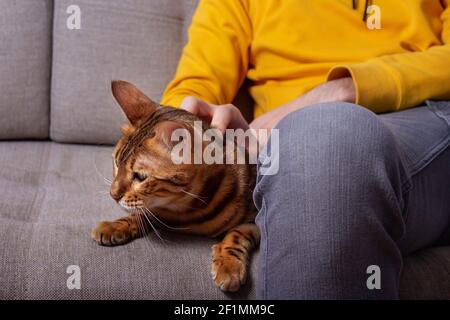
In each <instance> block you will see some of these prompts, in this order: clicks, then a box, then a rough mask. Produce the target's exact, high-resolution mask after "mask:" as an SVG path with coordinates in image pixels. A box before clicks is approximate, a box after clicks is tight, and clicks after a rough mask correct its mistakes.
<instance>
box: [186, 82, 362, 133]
mask: <svg viewBox="0 0 450 320" xmlns="http://www.w3.org/2000/svg"><path fill="white" fill-rule="evenodd" d="M324 102H355V86H354V85H353V80H352V79H351V78H342V79H338V80H333V81H329V82H327V83H324V84H322V85H320V86H318V87H316V88H314V89H313V90H311V91H309V92H308V93H306V94H304V95H302V96H300V97H298V98H297V99H295V100H293V101H291V102H289V103H287V104H285V105H284V106H281V107H279V108H277V109H275V110H273V111H271V112H268V113H266V114H264V115H262V116H261V117H259V118H257V119H255V120H254V121H253V122H252V123H251V124H250V127H251V128H252V129H269V130H270V129H273V128H274V127H275V126H276V125H277V123H278V122H279V121H280V120H281V119H283V118H284V117H285V116H286V115H287V114H289V113H290V112H293V111H295V110H298V109H301V108H304V107H307V106H310V105H313V104H317V103H324ZM181 108H182V109H184V110H186V111H189V112H191V113H193V114H195V115H197V116H198V117H200V118H201V119H203V120H206V121H208V122H210V123H211V126H212V127H215V128H217V129H219V130H220V131H221V132H222V133H224V132H225V130H226V129H244V130H247V129H249V125H248V123H247V121H246V120H245V119H244V117H243V116H242V114H241V112H240V111H239V109H238V108H236V107H235V106H233V105H232V104H225V105H215V104H210V103H206V102H204V101H202V100H200V99H197V98H195V97H186V98H185V99H184V100H183V102H182V104H181Z"/></svg>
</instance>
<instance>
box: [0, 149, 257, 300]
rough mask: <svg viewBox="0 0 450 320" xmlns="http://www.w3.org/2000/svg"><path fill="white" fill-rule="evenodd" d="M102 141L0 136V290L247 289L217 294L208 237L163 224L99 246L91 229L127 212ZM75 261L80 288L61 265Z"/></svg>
mask: <svg viewBox="0 0 450 320" xmlns="http://www.w3.org/2000/svg"><path fill="white" fill-rule="evenodd" d="M111 152H112V149H111V148H109V147H96V146H77V145H60V144H55V143H45V142H1V143H0V190H2V196H1V197H0V222H1V223H0V242H1V247H0V274H1V277H0V299H1V300H3V299H232V298H239V299H246V298H251V297H254V285H253V284H254V282H255V277H256V268H255V267H256V264H255V261H256V259H252V265H251V272H250V279H249V281H248V284H247V285H246V286H244V287H243V288H242V291H240V292H239V293H237V294H229V295H228V294H224V293H222V292H221V291H220V290H219V289H218V288H216V287H215V286H214V282H213V280H212V277H211V274H210V266H211V259H212V258H211V245H212V244H214V243H215V242H216V241H214V240H210V239H205V238H200V237H188V236H174V235H171V234H170V233H168V232H165V231H162V236H163V238H164V239H165V240H167V242H166V243H163V242H162V241H160V240H159V239H158V238H157V237H156V236H155V234H151V235H149V237H148V238H147V239H146V238H141V239H138V240H136V241H133V242H132V243H129V244H127V245H124V246H120V247H102V246H99V245H98V244H97V243H95V242H94V241H93V240H92V239H91V237H90V231H91V229H92V228H93V227H95V226H96V225H97V223H99V222H100V221H102V220H111V219H116V218H120V217H122V216H123V215H125V213H124V212H122V210H121V209H120V208H119V207H118V206H117V205H116V204H115V202H114V201H113V200H112V199H111V198H110V196H109V194H108V191H109V187H108V185H107V183H106V182H105V180H104V177H106V178H111V174H112V168H111ZM70 265H78V266H79V267H80V270H81V289H80V290H76V289H75V290H69V289H68V288H67V286H66V281H67V279H68V277H69V276H70V275H69V274H67V273H66V269H67V267H68V266H70Z"/></svg>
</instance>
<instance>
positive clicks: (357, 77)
mask: <svg viewBox="0 0 450 320" xmlns="http://www.w3.org/2000/svg"><path fill="white" fill-rule="evenodd" d="M357 4H358V6H357V8H356V9H357V10H354V9H353V8H352V2H351V1H335V0H326V1H298V0H284V1H281V2H280V1H271V0H267V1H249V0H236V1H226V0H203V1H201V2H200V5H199V7H198V10H197V11H196V14H195V15H194V18H193V23H192V26H191V27H190V29H189V42H188V44H187V45H186V47H185V48H184V50H183V55H182V56H181V60H180V63H179V66H178V69H177V72H176V75H175V78H174V79H173V81H172V82H171V83H170V85H169V86H168V88H167V89H166V91H165V93H164V96H163V100H162V101H163V103H164V104H169V105H174V106H178V105H180V103H181V101H182V100H183V98H184V97H185V96H195V97H197V98H200V99H202V100H205V101H207V102H210V103H214V104H226V103H230V102H231V100H232V99H233V97H234V95H235V93H236V90H237V88H239V86H240V84H241V83H242V81H243V80H244V78H245V77H248V78H249V79H250V80H251V81H252V86H251V87H250V94H251V95H252V97H253V99H254V100H255V104H256V106H255V116H259V115H261V114H263V113H266V112H268V111H270V110H273V109H275V108H278V107H280V106H282V105H283V104H286V103H288V102H290V101H292V100H293V99H295V98H297V97H298V96H300V95H302V94H304V93H305V92H307V91H309V90H311V89H312V88H314V87H316V86H318V85H319V84H321V83H324V82H325V81H327V80H331V79H336V78H340V77H343V76H352V77H353V80H354V82H355V87H356V91H357V92H356V99H357V101H356V103H357V104H359V105H361V106H364V107H367V108H369V109H370V110H372V111H375V112H376V113H380V112H388V111H394V110H399V109H406V108H410V107H413V106H417V105H418V104H420V103H422V102H423V101H424V100H425V99H441V100H444V99H447V100H448V99H450V72H449V71H448V65H450V7H449V4H448V1H447V0H445V1H434V2H433V1H431V2H430V1H428V0H411V1H408V4H407V5H406V4H405V2H404V1H376V3H375V2H374V3H372V4H374V6H371V7H370V9H369V11H370V14H369V16H368V18H367V23H365V22H364V21H362V11H363V10H364V1H357ZM324 8H326V9H324ZM375 8H376V9H375ZM398 12H408V14H400V15H399V14H398ZM376 19H379V20H380V26H379V29H377V28H373V29H371V28H370V26H372V25H373V24H374V20H376ZM293 21H296V22H297V21H298V22H299V23H293ZM430 70H432V71H433V72H432V74H430ZM430 79H433V81H430Z"/></svg>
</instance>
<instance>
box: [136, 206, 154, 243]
mask: <svg viewBox="0 0 450 320" xmlns="http://www.w3.org/2000/svg"><path fill="white" fill-rule="evenodd" d="M135 217H136V220H137V223H138V226H139V229H140V230H141V233H142V237H143V238H145V240H144V242H145V245H146V247H147V248H150V247H151V245H150V238H149V237H148V232H147V229H146V228H145V223H144V221H142V217H141V214H140V213H136V214H135Z"/></svg>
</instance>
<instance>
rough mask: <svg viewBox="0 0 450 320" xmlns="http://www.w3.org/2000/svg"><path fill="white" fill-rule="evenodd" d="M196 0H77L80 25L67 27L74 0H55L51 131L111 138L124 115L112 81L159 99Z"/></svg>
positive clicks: (74, 138) (83, 139)
mask: <svg viewBox="0 0 450 320" xmlns="http://www.w3.org/2000/svg"><path fill="white" fill-rule="evenodd" d="M197 2H198V1H197V0H151V1H148V0H121V1H111V0H78V1H77V2H76V4H77V5H78V7H79V9H80V13H81V15H80V21H81V24H80V27H81V29H79V30H78V29H74V30H71V29H70V28H68V27H67V19H68V18H69V17H70V16H71V14H68V13H67V10H68V7H69V6H71V5H72V4H73V3H74V2H73V1H72V0H59V1H55V10H54V29H53V31H54V32H53V33H54V39H53V71H52V95H51V97H52V103H51V126H50V136H51V138H52V139H53V140H55V141H59V142H75V143H94V144H111V143H114V142H115V141H117V139H118V138H119V136H120V130H119V128H120V126H121V125H122V124H123V123H124V122H125V118H124V116H123V115H122V112H121V111H120V109H119V107H118V106H117V104H116V103H115V101H114V100H113V97H112V95H111V85H110V83H111V80H113V79H121V80H126V81H129V82H132V83H135V84H136V85H137V86H138V87H139V88H141V89H142V91H144V92H145V93H146V94H148V95H149V96H150V97H151V98H152V99H154V100H157V101H158V100H159V99H160V98H161V95H162V93H163V91H164V88H165V87H166V85H167V84H168V82H169V81H170V80H171V78H172V77H173V76H174V74H175V70H176V67H177V63H178V59H179V56H180V53H181V50H182V48H183V46H184V44H185V42H186V40H187V39H186V34H187V28H188V27H189V25H190V22H191V17H192V15H193V13H194V11H195V8H196V6H197Z"/></svg>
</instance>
